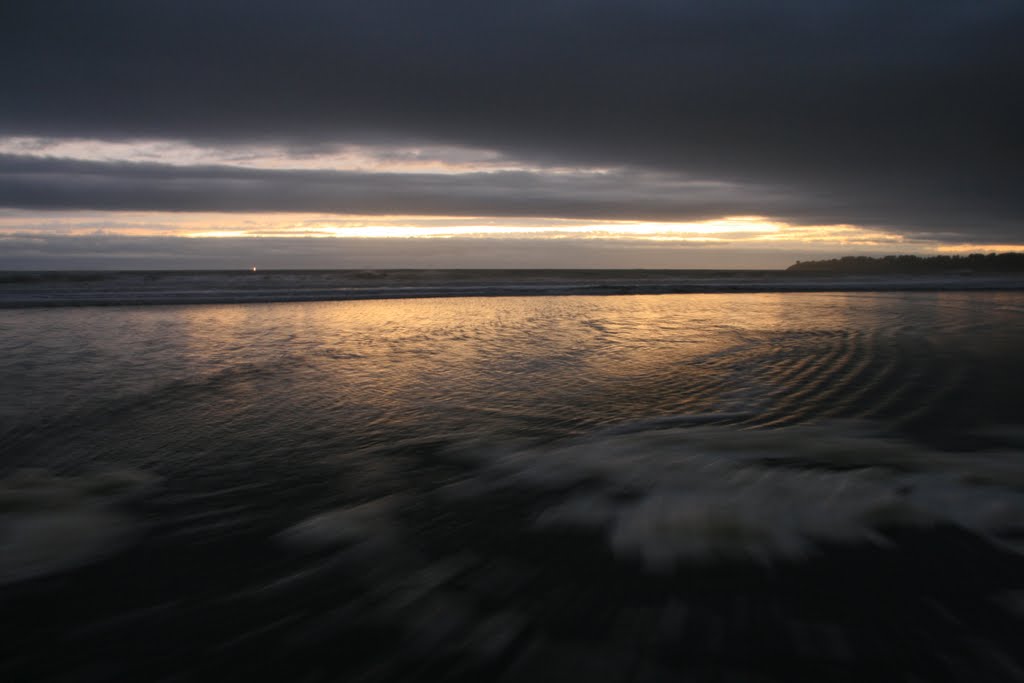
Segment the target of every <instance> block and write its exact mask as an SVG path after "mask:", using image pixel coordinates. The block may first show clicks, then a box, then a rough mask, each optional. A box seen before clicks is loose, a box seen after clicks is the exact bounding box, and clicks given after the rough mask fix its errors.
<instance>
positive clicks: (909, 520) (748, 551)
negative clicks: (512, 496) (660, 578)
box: [459, 424, 1024, 570]
mask: <svg viewBox="0 0 1024 683" xmlns="http://www.w3.org/2000/svg"><path fill="white" fill-rule="evenodd" d="M836 434H847V436H835V435H836ZM465 453H470V454H474V455H473V457H476V458H479V462H480V463H481V464H482V465H483V473H484V478H485V481H486V482H487V483H486V484H483V483H482V482H473V484H472V485H471V486H461V487H459V490H460V491H463V492H464V491H467V490H468V491H470V492H474V491H475V492H478V493H477V495H486V491H487V490H488V489H490V490H493V489H494V488H495V487H505V486H525V487H529V488H540V489H557V490H561V491H567V492H568V493H566V494H565V495H564V496H563V498H562V499H561V500H560V501H559V502H555V503H553V504H549V505H548V506H547V507H546V508H545V509H543V510H541V511H540V512H539V514H538V515H537V518H536V524H537V526H538V527H539V528H540V529H543V528H549V527H553V526H569V527H581V528H587V529H599V530H601V531H602V532H603V533H604V534H605V536H606V538H607V541H608V543H609V544H610V546H611V547H612V548H613V549H614V551H615V552H616V553H618V554H620V555H623V556H634V557H640V558H642V559H643V561H644V562H645V563H646V564H647V565H648V566H649V567H650V568H652V569H655V570H664V569H670V568H671V567H673V566H675V565H676V564H679V563H688V562H709V561H716V560H722V559H728V560H756V561H772V560H776V559H787V560H796V559H800V558H804V557H806V556H808V555H810V554H812V553H813V552H814V551H815V549H816V548H818V547H820V546H822V545H825V544H832V543H864V542H868V543H886V542H887V541H886V538H885V535H884V532H885V531H886V530H887V529H892V528H894V527H930V526H935V525H955V526H958V527H961V528H963V529H965V530H968V531H970V532H973V533H976V534H979V535H982V536H984V537H986V538H988V539H990V540H991V541H993V542H996V543H999V544H1001V545H1003V546H1004V547H1007V548H1013V547H1014V545H1013V536H1014V534H1016V533H1019V532H1021V531H1024V460H1022V457H1024V455H1022V453H1020V452H1019V451H1008V452H998V453H977V454H973V455H972V456H971V457H970V458H964V457H962V456H960V457H956V456H954V455H953V454H948V453H942V452H936V451H931V450H927V449H924V448H922V447H918V446H914V445H912V444H910V443H907V442H903V441H900V440H896V439H890V438H883V437H876V436H870V435H868V434H866V433H863V432H861V433H860V434H858V432H857V431H856V428H855V426H851V425H850V424H843V425H833V426H832V427H829V426H818V427H798V428H789V429H784V430H775V431H741V430H736V429H730V428H722V427H694V428H684V429H680V428H673V429H659V430H653V431H650V430H648V431H636V432H632V433H629V432H628V431H627V432H626V433H618V434H616V433H612V434H608V435H601V436H594V437H591V438H584V439H580V440H576V441H573V442H571V443H563V444H559V445H555V446H546V447H537V448H526V449H521V450H516V451H514V452H509V453H504V454H499V455H495V454H493V453H491V454H485V453H483V452H482V451H481V450H480V449H468V450H467V451H465ZM1017 549H1018V550H1020V549H1021V548H1019V547H1017Z"/></svg>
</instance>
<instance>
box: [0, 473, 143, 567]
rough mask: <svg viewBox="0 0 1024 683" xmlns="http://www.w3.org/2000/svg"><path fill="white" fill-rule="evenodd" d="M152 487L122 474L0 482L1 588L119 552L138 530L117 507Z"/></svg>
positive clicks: (19, 477) (139, 476) (21, 476)
mask: <svg viewBox="0 0 1024 683" xmlns="http://www.w3.org/2000/svg"><path fill="white" fill-rule="evenodd" d="M155 483H156V479H155V478H154V477H151V476H149V475H146V474H145V473H141V472H130V471H125V470H120V471H111V472H103V473H98V474H94V475H87V476H78V477H58V476H54V475H52V474H50V473H47V472H45V471H42V470H21V471H19V472H15V473H14V474H12V475H10V476H8V477H7V478H5V479H3V480H0V585H3V584H7V583H13V582H16V581H23V580H26V579H31V578H36V577H40V576H46V575H49V574H54V573H57V572H61V571H66V570H68V569H73V568H75V567H80V566H82V565H86V564H89V563H91V562H95V561H97V560H99V559H102V558H103V557H106V556H108V555H110V554H112V553H114V552H116V551H117V550H119V549H120V548H122V547H124V546H125V544H127V543H128V542H129V541H130V540H131V539H132V538H134V537H135V535H136V534H137V531H138V524H137V523H136V521H135V520H134V519H133V518H132V516H131V515H130V514H128V513H127V512H125V511H124V510H123V509H121V507H120V504H121V503H124V502H126V501H127V500H130V499H134V498H137V497H138V496H141V495H143V494H144V493H145V492H146V491H148V490H150V489H151V488H152V487H153V486H154V485H155Z"/></svg>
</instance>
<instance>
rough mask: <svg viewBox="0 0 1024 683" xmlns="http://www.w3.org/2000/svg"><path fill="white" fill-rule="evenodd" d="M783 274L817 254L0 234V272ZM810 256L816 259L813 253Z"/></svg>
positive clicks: (587, 244)
mask: <svg viewBox="0 0 1024 683" xmlns="http://www.w3.org/2000/svg"><path fill="white" fill-rule="evenodd" d="M712 250H713V251H714V257H713V258H714V262H715V264H716V267H719V268H784V267H786V266H788V265H790V264H791V263H793V261H794V260H797V259H802V258H803V259H806V258H808V257H811V256H814V255H815V252H809V251H807V250H806V249H804V250H795V249H792V248H791V249H785V250H778V251H775V252H769V253H766V252H765V251H764V250H763V249H749V248H743V247H740V248H732V249H728V250H726V251H723V250H714V248H713V247H707V246H701V245H687V246H685V247H681V246H678V245H676V246H673V245H668V244H652V243H651V242H643V241H631V240H600V239H594V240H583V241H578V240H550V239H502V238H492V239H487V240H480V239H473V238H459V237H453V238H450V239H444V240H429V239H414V240H394V239H357V240H338V239H329V238H328V239H322V238H310V237H280V238H275V239H252V238H248V237H238V238H231V237H224V238H217V239H190V238H185V237H165V236H155V237H137V236H126V235H102V234H98V235H38V234H22V235H17V234H15V235H6V236H5V235H0V271H5V270H51V269H68V268H70V269H75V270H108V269H117V270H145V269H165V268H169V269H175V268H179V269H180V268H182V267H183V266H182V264H188V265H187V267H188V268H197V269H202V268H217V269H237V268H242V269H248V268H249V267H250V266H251V265H252V264H258V265H259V267H260V269H261V270H264V269H285V268H464V267H466V264H467V263H470V264H473V267H475V268H567V267H568V268H706V267H707V266H708V259H709V255H708V252H709V251H712ZM818 255H821V253H820V252H819V253H818Z"/></svg>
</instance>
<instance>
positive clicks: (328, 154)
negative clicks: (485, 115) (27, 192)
mask: <svg viewBox="0 0 1024 683" xmlns="http://www.w3.org/2000/svg"><path fill="white" fill-rule="evenodd" d="M0 154H12V155H19V156H26V157H35V158H40V157H53V158H62V159H74V160H78V161H96V162H122V163H160V164H167V165H170V166H182V167H185V166H202V165H213V166H229V167H237V168H254V169H268V170H330V171H359V172H369V173H434V174H442V175H446V174H456V173H475V172H498V171H528V172H544V173H549V174H555V175H558V174H565V173H573V174H587V173H592V174H601V173H606V172H608V171H609V170H610V169H606V168H601V167H586V168H582V167H568V166H564V167H563V166H554V165H553V166H538V165H536V164H528V163H524V162H521V161H516V160H513V159H509V158H506V157H505V156H503V155H502V154H500V153H499V152H496V151H494V150H489V149H479V148H473V147H462V146H456V145H411V144H410V145H395V144H376V145H374V144H337V145H321V146H318V147H316V148H291V147H285V146H281V145H266V144H264V145H259V144H248V145H233V146H225V145H220V146H198V145H194V144H191V143H189V142H185V141H176V140H148V139H137V140H99V139H92V138H43V137H32V136H7V137H3V136H0Z"/></svg>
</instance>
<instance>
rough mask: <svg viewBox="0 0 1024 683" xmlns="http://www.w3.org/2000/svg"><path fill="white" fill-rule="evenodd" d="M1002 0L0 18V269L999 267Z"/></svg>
mask: <svg viewBox="0 0 1024 683" xmlns="http://www.w3.org/2000/svg"><path fill="white" fill-rule="evenodd" d="M1021 35H1024V3H1021V2H1019V1H1018V0H970V1H946V0H933V1H931V2H920V1H919V0H915V1H913V2H910V1H907V0H885V1H876V0H857V1H852V0H851V1H839V0H776V1H775V2H762V1H760V0H757V1H755V0H714V1H711V0H708V1H705V2H697V1H687V0H628V1H627V0H616V1H612V0H543V1H541V0H516V2H505V3H496V2H494V3H490V2H479V1H475V2H469V1H463V0H459V1H452V0H431V1H430V2H427V1H426V0H404V1H398V0H374V1H373V2H347V1H337V0H334V1H330V2H329V1H326V0H317V1H310V0H291V1H289V2H269V1H266V0H263V1H261V0H244V1H243V0H231V1H227V0H201V1H199V0H173V1H170V0H148V1H147V2H138V1H137V0H110V1H104V0H93V1H92V2H81V1H80V0H52V1H49V2H45V3H44V2H33V1H31V0H13V1H12V2H5V3H2V4H0V93H2V96H0V269H65V268H67V269H93V268H99V269H105V268H128V269H136V268H172V269H192V268H245V267H251V266H253V265H258V266H259V267H261V268H388V267H393V268H403V267H438V268H453V267H465V268H594V267H600V268H645V267H646V268H702V267H704V268H781V267H785V266H787V265H789V264H790V263H792V262H793V261H795V260H807V259H812V258H832V257H836V256H843V255H847V254H868V255H871V254H894V253H917V254H930V253H967V252H977V251H985V252H988V251H1008V250H1024V246H1022V245H1024V192H1021V189H1020V188H1021V187H1022V185H1024V183H1022V181H1024V171H1022V163H1024V155H1022V151H1024V132H1022V131H1024V126H1022V125H1021V121H1024V91H1022V86H1021V84H1022V83H1024V41H1022V40H1020V36H1021Z"/></svg>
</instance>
